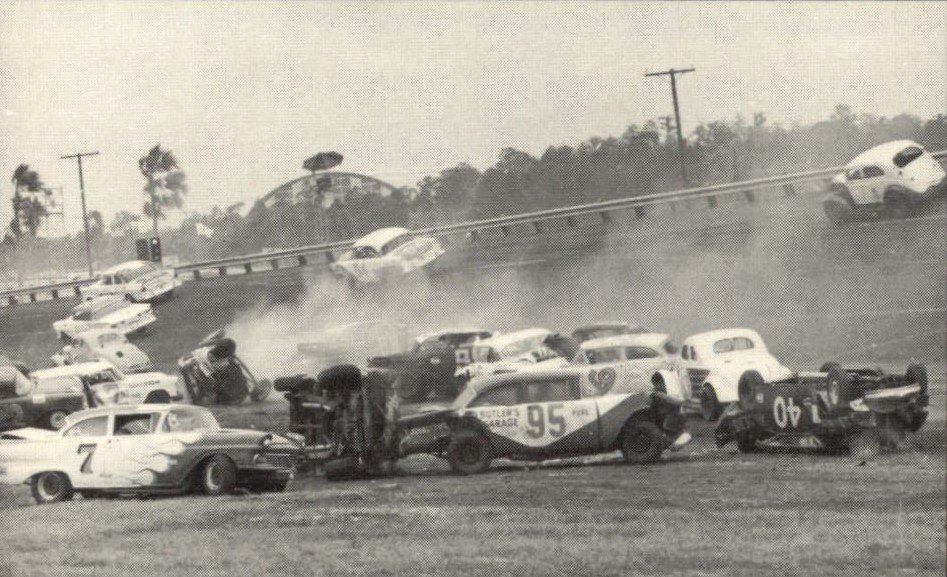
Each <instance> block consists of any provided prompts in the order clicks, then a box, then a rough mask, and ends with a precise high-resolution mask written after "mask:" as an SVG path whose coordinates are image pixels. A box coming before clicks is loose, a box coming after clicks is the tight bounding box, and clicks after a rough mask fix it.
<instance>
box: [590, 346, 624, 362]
mask: <svg viewBox="0 0 947 577" xmlns="http://www.w3.org/2000/svg"><path fill="white" fill-rule="evenodd" d="M586 355H588V358H589V363H591V364H593V365H596V364H599V363H617V362H619V361H621V360H622V358H621V349H618V348H608V349H589V350H587V351H586Z"/></svg>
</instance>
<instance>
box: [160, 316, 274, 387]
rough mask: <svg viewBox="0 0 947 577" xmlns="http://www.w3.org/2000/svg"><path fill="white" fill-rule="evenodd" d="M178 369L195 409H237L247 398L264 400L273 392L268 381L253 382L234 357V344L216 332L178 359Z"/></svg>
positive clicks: (246, 370) (221, 333)
mask: <svg viewBox="0 0 947 577" xmlns="http://www.w3.org/2000/svg"><path fill="white" fill-rule="evenodd" d="M178 369H179V370H180V371H181V377H182V378H183V380H184V386H185V387H186V388H187V393H188V396H189V397H190V401H191V402H192V403H194V404H196V405H213V404H220V405H239V404H240V403H242V402H243V401H244V400H245V399H246V398H247V397H248V396H249V397H250V399H251V400H253V401H255V402H259V401H263V400H265V399H266V398H267V397H268V396H269V394H270V392H271V391H272V390H273V383H272V382H271V381H269V380H268V379H257V378H256V377H255V376H254V375H253V373H252V372H251V371H250V369H249V368H247V366H246V365H245V364H244V363H243V361H241V360H240V357H238V356H237V343H236V341H234V340H233V339H231V338H228V337H226V336H225V335H224V332H223V331H217V332H215V333H212V334H210V335H208V336H207V337H206V338H205V339H204V340H203V341H201V342H200V343H199V344H198V345H197V348H196V349H194V350H193V351H191V352H190V353H189V354H187V355H185V356H183V357H181V358H180V359H178Z"/></svg>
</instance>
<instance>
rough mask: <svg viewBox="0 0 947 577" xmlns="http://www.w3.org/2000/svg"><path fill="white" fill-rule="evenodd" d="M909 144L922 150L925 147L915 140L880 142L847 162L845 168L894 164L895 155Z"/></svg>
mask: <svg viewBox="0 0 947 577" xmlns="http://www.w3.org/2000/svg"><path fill="white" fill-rule="evenodd" d="M909 146H916V147H918V148H920V149H922V150H923V149H924V147H923V146H921V145H920V144H918V143H916V142H914V141H913V140H907V139H902V140H892V141H891V142H885V143H884V144H879V145H878V146H875V147H874V148H869V149H868V150H866V151H865V152H862V153H861V154H859V155H858V156H856V157H855V158H853V159H852V161H851V162H849V163H848V164H846V165H845V168H848V169H852V168H857V167H859V166H865V165H867V164H884V165H891V164H894V155H895V154H897V153H899V152H901V151H902V150H904V149H905V148H907V147H909Z"/></svg>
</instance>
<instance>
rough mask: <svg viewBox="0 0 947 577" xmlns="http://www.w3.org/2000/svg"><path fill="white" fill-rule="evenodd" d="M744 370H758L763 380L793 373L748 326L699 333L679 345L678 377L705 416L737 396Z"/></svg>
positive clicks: (718, 411) (715, 413)
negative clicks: (767, 348)
mask: <svg viewBox="0 0 947 577" xmlns="http://www.w3.org/2000/svg"><path fill="white" fill-rule="evenodd" d="M746 371H757V372H758V373H759V374H760V375H762V377H763V379H765V381H766V382H770V381H776V380H779V379H787V378H789V377H791V376H792V371H790V370H789V369H787V368H786V367H784V366H783V365H782V363H780V362H779V361H778V360H776V358H775V357H773V355H771V354H770V353H769V351H768V350H766V345H765V344H764V343H763V338H762V337H760V335H759V334H758V333H757V332H756V331H753V330H750V329H736V328H735V329H720V330H716V331H709V332H705V333H700V334H696V335H693V336H690V337H688V338H687V339H685V340H684V344H683V345H681V363H680V369H679V374H680V379H681V381H682V382H683V383H684V388H685V390H687V391H688V392H689V396H690V398H691V400H692V401H695V402H699V404H700V412H701V415H703V417H704V418H705V419H707V420H716V419H717V418H718V417H719V416H720V414H721V413H722V412H723V409H724V408H725V407H726V405H728V404H730V403H735V402H736V401H737V400H738V399H739V394H738V385H739V381H740V377H741V376H742V375H743V373H745V372H746Z"/></svg>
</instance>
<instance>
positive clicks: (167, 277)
mask: <svg viewBox="0 0 947 577" xmlns="http://www.w3.org/2000/svg"><path fill="white" fill-rule="evenodd" d="M180 285H181V281H179V280H178V279H176V278H175V276H174V271H173V270H171V269H166V268H162V267H160V266H158V265H157V264H155V263H153V262H149V261H145V260H132V261H128V262H124V263H122V264H119V265H116V266H114V267H112V268H110V269H107V270H106V271H104V272H103V273H102V274H101V276H100V277H99V279H98V280H97V281H95V282H94V283H92V284H90V285H86V286H84V287H79V292H80V293H81V294H82V300H92V299H94V298H97V297H102V296H117V297H121V298H125V299H128V300H130V301H132V302H146V301H157V300H166V299H170V298H171V297H172V295H173V294H174V289H175V288H177V287H178V286H180Z"/></svg>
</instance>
